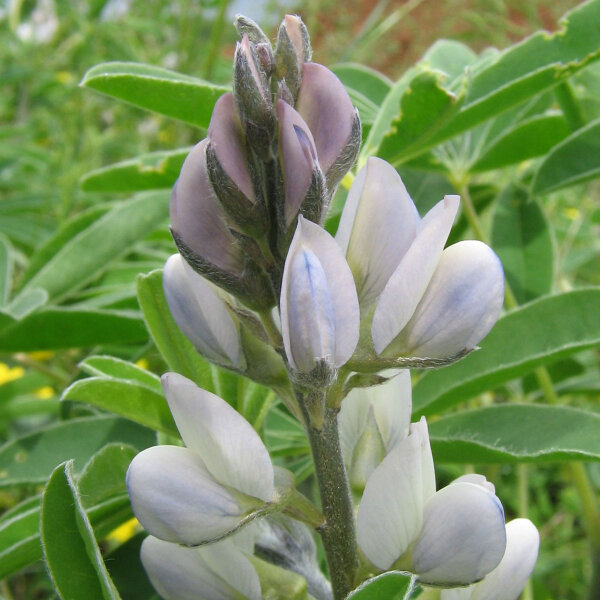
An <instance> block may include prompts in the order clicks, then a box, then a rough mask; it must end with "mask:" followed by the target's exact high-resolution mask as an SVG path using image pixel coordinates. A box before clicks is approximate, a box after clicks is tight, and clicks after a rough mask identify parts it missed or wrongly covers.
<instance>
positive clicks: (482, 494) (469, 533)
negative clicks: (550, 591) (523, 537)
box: [412, 481, 506, 586]
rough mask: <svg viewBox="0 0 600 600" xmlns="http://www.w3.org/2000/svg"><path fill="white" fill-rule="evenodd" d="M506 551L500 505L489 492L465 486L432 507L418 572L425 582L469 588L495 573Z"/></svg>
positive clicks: (418, 551)
mask: <svg viewBox="0 0 600 600" xmlns="http://www.w3.org/2000/svg"><path fill="white" fill-rule="evenodd" d="M505 547H506V533H505V527H504V511H503V509H502V505H501V504H500V501H499V500H498V498H496V496H495V495H494V494H492V493H491V492H490V491H488V490H487V489H486V488H485V487H483V486H480V485H477V484H473V483H469V482H464V481H462V482H458V483H454V484H452V485H449V486H447V487H445V488H444V489H442V490H440V491H439V492H437V493H436V494H435V495H434V496H433V497H432V498H431V499H430V500H429V501H428V502H427V504H426V506H425V513H424V519H423V529H422V531H421V533H420V534H419V539H418V540H417V542H416V544H415V546H414V548H413V554H412V559H413V569H414V572H415V573H417V574H418V575H419V578H420V579H421V581H423V582H424V583H429V584H435V585H442V586H443V585H447V586H451V585H461V584H462V585H466V584H469V583H472V582H474V581H478V580H479V579H481V578H482V577H484V576H485V575H486V574H487V573H489V572H490V571H491V570H492V569H494V568H495V567H496V566H497V565H498V563H499V562H500V559H501V558H502V555H503V554H504V549H505Z"/></svg>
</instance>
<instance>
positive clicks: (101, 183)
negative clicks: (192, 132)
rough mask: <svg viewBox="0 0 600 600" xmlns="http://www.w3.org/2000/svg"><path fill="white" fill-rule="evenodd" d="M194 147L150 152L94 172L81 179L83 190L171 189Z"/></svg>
mask: <svg viewBox="0 0 600 600" xmlns="http://www.w3.org/2000/svg"><path fill="white" fill-rule="evenodd" d="M190 150H191V148H182V149H180V150H171V151H168V152H151V153H149V154H142V155H140V156H138V157H136V158H134V159H131V160H125V161H123V162H119V163H115V164H112V165H108V166H107V167H103V168H102V169H97V170H95V171H91V172H90V173H87V174H86V175H84V176H83V177H82V179H81V181H80V185H81V189H82V190H83V191H84V192H139V191H142V190H157V189H162V188H171V187H173V184H174V183H175V180H176V179H177V177H179V171H180V170H181V165H183V161H184V160H185V157H186V156H187V155H188V154H189V152H190Z"/></svg>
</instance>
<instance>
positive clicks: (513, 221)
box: [492, 186, 554, 304]
mask: <svg viewBox="0 0 600 600" xmlns="http://www.w3.org/2000/svg"><path fill="white" fill-rule="evenodd" d="M492 247H493V248H494V250H495V251H496V253H497V254H498V257H499V258H500V260H501V261H502V266H503V267H504V274H505V275H506V279H507V280H508V283H509V284H510V287H511V289H512V291H513V293H514V295H515V297H516V299H517V301H518V303H519V304H524V303H525V302H529V301H530V300H533V299H535V298H538V297H539V296H543V295H545V294H549V293H550V292H551V290H552V283H553V280H554V243H553V240H552V234H551V232H550V225H549V223H548V220H547V219H546V216H545V214H544V212H543V210H542V208H541V207H540V206H539V204H538V203H537V202H536V201H535V200H534V199H531V198H530V197H529V194H528V193H527V190H525V189H524V188H522V187H516V186H508V187H507V188H505V189H504V190H503V191H502V193H501V194H500V196H499V198H498V201H497V203H496V205H495V209H494V214H493V218H492Z"/></svg>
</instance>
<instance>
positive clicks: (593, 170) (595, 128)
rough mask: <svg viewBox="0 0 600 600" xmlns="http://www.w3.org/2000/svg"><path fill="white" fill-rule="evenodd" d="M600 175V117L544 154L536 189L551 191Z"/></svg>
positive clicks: (538, 172) (535, 179)
mask: <svg viewBox="0 0 600 600" xmlns="http://www.w3.org/2000/svg"><path fill="white" fill-rule="evenodd" d="M599 176H600V119H597V120H596V121H592V122H591V123H588V124H587V125H586V126H585V127H582V128H581V129H578V130H577V131H575V133H573V134H572V135H570V136H569V137H568V138H566V139H565V140H563V141H562V142H561V143H560V144H558V145H557V146H555V147H554V149H553V150H552V151H551V152H550V153H549V154H548V156H546V157H545V158H544V160H543V161H542V162H541V163H540V166H539V168H538V170H537V172H536V174H535V176H534V179H533V183H532V185H531V189H532V193H534V194H547V193H548V192H554V191H556V190H558V189H561V188H564V187H568V186H570V185H575V184H577V183H582V182H584V181H588V180H589V179H594V178H596V177H599Z"/></svg>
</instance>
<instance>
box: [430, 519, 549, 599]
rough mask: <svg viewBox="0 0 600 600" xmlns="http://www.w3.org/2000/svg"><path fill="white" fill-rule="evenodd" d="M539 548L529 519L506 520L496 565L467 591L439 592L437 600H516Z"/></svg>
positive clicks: (535, 532) (538, 541) (535, 530)
mask: <svg viewBox="0 0 600 600" xmlns="http://www.w3.org/2000/svg"><path fill="white" fill-rule="evenodd" d="M539 547H540V534H539V532H538V530H537V529H536V527H535V525H534V524H533V523H532V522H531V521H530V520H529V519H514V520H512V521H510V522H509V523H507V524H506V552H505V553H504V556H503V558H502V560H501V561H500V564H499V565H498V566H497V567H496V568H495V569H494V570H493V571H492V572H491V573H489V574H488V575H486V576H485V578H484V579H483V580H482V581H480V582H479V583H476V584H474V585H472V586H469V587H468V588H462V589H458V588H457V589H452V590H442V594H441V600H517V598H518V597H519V594H520V593H521V591H522V590H523V588H524V587H525V584H526V583H527V580H528V579H529V576H530V575H531V572H532V571H533V567H534V566H535V562H536V560H537V556H538V551H539Z"/></svg>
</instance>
